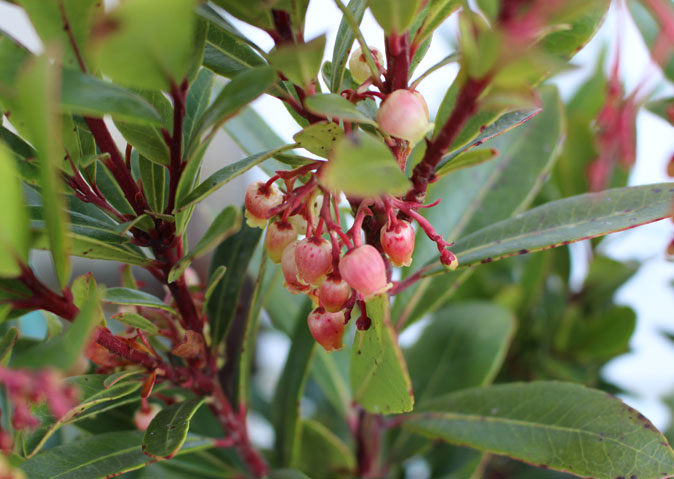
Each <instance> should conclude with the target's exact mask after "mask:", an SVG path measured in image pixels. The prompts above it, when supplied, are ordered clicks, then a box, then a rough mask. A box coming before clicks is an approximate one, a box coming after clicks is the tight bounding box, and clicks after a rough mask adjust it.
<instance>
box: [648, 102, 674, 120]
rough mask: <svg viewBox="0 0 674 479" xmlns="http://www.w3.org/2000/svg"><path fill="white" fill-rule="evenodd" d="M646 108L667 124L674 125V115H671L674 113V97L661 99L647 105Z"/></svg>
mask: <svg viewBox="0 0 674 479" xmlns="http://www.w3.org/2000/svg"><path fill="white" fill-rule="evenodd" d="M646 108H647V109H648V110H649V111H651V112H652V113H655V114H656V115H658V116H659V117H660V118H662V119H663V120H665V121H666V122H667V123H670V124H674V115H672V114H671V113H669V112H670V111H672V112H674V97H668V98H661V99H659V100H655V101H652V102H649V103H646Z"/></svg>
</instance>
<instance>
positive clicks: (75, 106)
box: [61, 70, 161, 124]
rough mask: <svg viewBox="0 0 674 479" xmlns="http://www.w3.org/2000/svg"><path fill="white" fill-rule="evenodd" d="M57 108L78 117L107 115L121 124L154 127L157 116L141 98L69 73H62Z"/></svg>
mask: <svg viewBox="0 0 674 479" xmlns="http://www.w3.org/2000/svg"><path fill="white" fill-rule="evenodd" d="M61 107H62V108H63V110H64V111H66V112H69V113H75V114H79V115H89V116H99V117H102V116H103V115H106V114H109V115H111V116H112V117H113V118H115V119H117V120H122V121H128V122H134V123H144V124H158V123H160V122H161V117H160V116H159V114H158V113H157V111H156V110H155V109H154V108H153V106H152V105H151V104H150V103H148V102H147V101H146V100H145V99H144V98H143V97H142V96H139V95H137V94H136V93H134V92H132V91H129V90H126V89H124V88H122V87H119V86H117V85H115V84H113V83H110V82H107V81H103V80H101V79H99V78H96V77H94V76H91V75H85V74H83V73H80V72H77V71H73V70H63V80H62V83H61Z"/></svg>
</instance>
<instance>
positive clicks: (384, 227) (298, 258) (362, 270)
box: [245, 161, 457, 351]
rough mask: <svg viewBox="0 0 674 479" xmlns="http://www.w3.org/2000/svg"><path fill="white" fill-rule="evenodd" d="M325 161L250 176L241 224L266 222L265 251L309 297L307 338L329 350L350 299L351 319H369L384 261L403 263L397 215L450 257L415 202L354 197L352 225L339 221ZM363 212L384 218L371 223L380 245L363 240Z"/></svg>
mask: <svg viewBox="0 0 674 479" xmlns="http://www.w3.org/2000/svg"><path fill="white" fill-rule="evenodd" d="M325 164H326V163H325V162H324V161H316V162H313V163H310V164H308V165H305V166H302V167H300V168H297V169H295V170H290V171H277V172H276V175H275V176H274V177H272V178H271V179H269V180H268V181H266V182H264V181H259V182H256V183H253V184H251V185H250V186H249V187H248V189H247V191H246V197H245V205H246V217H247V221H248V224H249V225H251V226H257V227H266V229H267V231H266V237H265V247H266V250H267V254H268V256H269V258H270V259H271V260H272V261H274V262H275V263H280V265H281V269H282V272H283V277H284V279H285V282H284V286H285V287H286V288H287V289H288V291H290V292H291V293H293V294H305V295H307V296H309V297H310V298H311V299H312V301H313V302H314V305H315V309H314V310H313V311H312V312H311V314H310V315H309V317H308V319H307V320H308V325H309V329H310V331H311V334H312V335H313V337H314V339H315V340H316V341H317V342H318V343H319V344H321V346H323V348H325V349H326V350H327V351H334V350H338V349H341V348H342V337H343V335H344V330H345V325H346V324H347V323H348V322H349V320H350V318H351V313H352V310H353V308H354V307H355V306H356V305H358V307H359V309H360V311H361V317H360V319H359V320H358V321H357V323H356V325H357V327H358V328H359V329H367V328H368V327H369V324H370V321H369V320H368V319H367V316H366V311H365V302H366V301H367V300H368V299H370V298H372V297H374V296H376V295H378V294H381V293H384V292H386V291H387V290H388V289H389V288H391V287H392V283H391V282H390V268H389V267H387V262H388V263H390V264H391V265H393V266H397V267H401V266H409V265H410V264H411V262H412V254H413V253H414V245H415V230H414V227H413V226H412V224H411V223H410V222H409V221H407V219H402V218H408V219H411V220H415V221H416V222H417V223H418V224H419V226H420V227H421V229H422V230H423V231H424V232H425V233H426V234H427V235H428V236H429V237H430V238H431V239H432V240H433V241H435V242H436V243H437V245H438V249H439V250H440V253H441V254H440V258H441V260H442V262H443V263H444V264H445V265H447V266H448V267H450V268H455V267H456V266H457V261H456V257H455V256H454V255H453V254H452V253H451V252H450V251H449V250H448V249H447V248H448V247H449V246H451V245H450V244H449V243H447V242H445V241H444V240H443V239H442V237H441V236H440V235H439V234H437V233H436V232H435V230H434V229H433V227H432V226H431V225H430V223H429V222H428V221H427V220H426V219H425V218H423V217H422V216H421V215H420V214H419V213H418V212H417V211H416V210H417V209H418V208H420V207H421V205H419V204H416V203H409V202H405V201H403V200H401V199H399V198H395V197H391V196H384V197H381V198H376V199H367V200H361V201H360V202H359V205H358V207H357V211H356V214H355V217H354V221H353V225H352V226H351V227H350V228H348V229H346V228H343V226H342V222H341V218H340V216H341V215H340V212H339V207H338V204H339V200H340V196H339V195H338V194H335V193H333V192H331V191H329V190H328V189H327V188H325V187H324V186H323V185H322V184H321V182H320V178H321V168H322V167H323V166H324V165H325ZM300 179H301V180H302V182H300ZM277 182H278V183H279V184H278V185H277ZM431 206H432V205H431ZM368 216H372V217H378V218H382V217H383V218H386V221H382V222H381V223H383V224H379V225H377V226H376V227H377V228H380V229H379V235H378V236H379V244H378V245H377V246H379V247H380V249H378V248H377V247H375V246H373V245H371V244H364V243H363V222H364V220H365V218H366V217H368ZM372 223H373V222H370V224H369V226H371V225H372Z"/></svg>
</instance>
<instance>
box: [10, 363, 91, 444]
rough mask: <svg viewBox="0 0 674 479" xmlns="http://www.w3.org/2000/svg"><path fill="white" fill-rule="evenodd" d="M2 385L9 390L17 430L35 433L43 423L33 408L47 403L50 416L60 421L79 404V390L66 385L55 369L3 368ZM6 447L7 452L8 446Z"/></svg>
mask: <svg viewBox="0 0 674 479" xmlns="http://www.w3.org/2000/svg"><path fill="white" fill-rule="evenodd" d="M0 384H2V385H3V386H4V387H5V391H6V392H7V397H8V399H9V401H10V403H11V404H12V427H14V429H17V430H24V429H34V428H36V427H38V426H39V425H40V420H39V419H38V418H37V417H35V415H33V413H32V412H31V406H33V405H36V404H40V403H46V404H47V407H48V408H49V412H50V413H51V414H52V416H54V418H57V419H58V418H61V417H62V416H63V415H65V414H66V413H67V412H68V411H69V410H70V409H72V408H73V407H74V406H75V405H76V404H77V399H78V391H77V389H76V388H75V387H74V386H72V385H69V384H65V383H63V382H62V381H61V377H60V375H59V374H58V373H57V372H56V371H54V370H51V369H40V370H37V371H30V370H24V369H9V368H0ZM2 442H3V443H4V442H5V441H4V440H3V441H2ZM2 446H3V449H5V448H6V447H5V446H6V444H2Z"/></svg>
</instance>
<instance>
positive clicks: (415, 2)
mask: <svg viewBox="0 0 674 479" xmlns="http://www.w3.org/2000/svg"><path fill="white" fill-rule="evenodd" d="M368 6H369V7H370V10H372V14H373V15H374V18H376V19H377V23H379V25H380V26H381V27H382V28H383V29H384V31H385V32H386V33H387V34H391V33H397V34H402V33H404V32H405V31H406V30H407V29H408V28H409V27H410V26H411V25H412V22H413V21H414V19H415V17H416V15H417V13H418V11H419V8H420V6H421V0H368Z"/></svg>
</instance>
